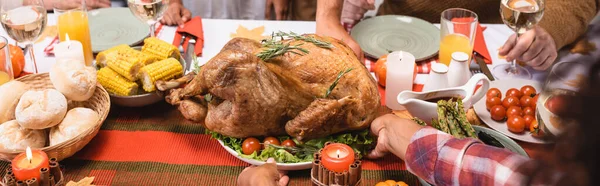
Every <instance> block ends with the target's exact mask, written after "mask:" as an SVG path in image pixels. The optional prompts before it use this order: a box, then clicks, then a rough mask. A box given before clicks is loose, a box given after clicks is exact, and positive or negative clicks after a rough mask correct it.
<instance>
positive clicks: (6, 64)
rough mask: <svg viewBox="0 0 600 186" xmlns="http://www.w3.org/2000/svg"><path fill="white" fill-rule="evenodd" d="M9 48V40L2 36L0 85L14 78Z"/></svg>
mask: <svg viewBox="0 0 600 186" xmlns="http://www.w3.org/2000/svg"><path fill="white" fill-rule="evenodd" d="M8 48H9V47H8V40H6V38H5V37H2V36H0V57H1V58H0V85H2V84H4V83H6V82H9V81H10V80H12V79H13V78H14V75H13V69H12V62H11V61H10V52H9V50H8Z"/></svg>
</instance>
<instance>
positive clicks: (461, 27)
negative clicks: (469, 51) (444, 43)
mask: <svg viewBox="0 0 600 186" xmlns="http://www.w3.org/2000/svg"><path fill="white" fill-rule="evenodd" d="M473 19H474V18H472V17H461V18H454V19H452V21H453V22H471V21H473ZM469 26H470V25H467V24H455V25H454V32H455V33H461V34H465V35H469V34H470V33H469V32H470V28H469ZM483 30H484V29H483V28H482V27H481V24H479V23H477V28H476V29H475V32H476V33H475V43H474V44H473V51H475V52H477V53H478V54H479V55H480V56H481V57H483V60H484V61H485V63H486V64H492V57H491V56H490V52H489V51H488V48H487V45H485V39H484V37H483Z"/></svg>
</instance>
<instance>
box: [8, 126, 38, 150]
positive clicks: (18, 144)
mask: <svg viewBox="0 0 600 186" xmlns="http://www.w3.org/2000/svg"><path fill="white" fill-rule="evenodd" d="M0 136H1V137H0V149H5V150H21V149H25V148H27V147H28V146H29V147H31V148H42V147H44V146H45V145H46V138H47V136H48V135H47V134H46V131H45V130H31V129H25V128H23V127H21V126H20V125H19V123H18V122H17V121H16V120H11V121H8V122H5V123H2V124H0Z"/></svg>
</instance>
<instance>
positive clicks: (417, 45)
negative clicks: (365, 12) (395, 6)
mask: <svg viewBox="0 0 600 186" xmlns="http://www.w3.org/2000/svg"><path fill="white" fill-rule="evenodd" d="M351 35H352V38H354V40H356V42H358V44H359V45H360V48H362V49H363V51H364V52H365V54H366V55H367V56H369V57H373V58H375V59H378V58H379V57H381V56H383V55H385V54H388V53H390V52H393V51H406V52H409V53H411V54H412V55H414V56H415V59H416V60H417V61H421V60H425V59H427V58H430V57H433V56H435V55H436V54H437V52H438V50H439V49H440V29H438V28H437V27H436V26H434V25H433V24H431V23H430V22H427V21H425V20H422V19H419V18H415V17H409V16H398V15H387V16H377V17H373V18H370V19H366V20H364V21H361V22H359V23H358V24H356V25H355V26H354V27H353V28H352V32H351Z"/></svg>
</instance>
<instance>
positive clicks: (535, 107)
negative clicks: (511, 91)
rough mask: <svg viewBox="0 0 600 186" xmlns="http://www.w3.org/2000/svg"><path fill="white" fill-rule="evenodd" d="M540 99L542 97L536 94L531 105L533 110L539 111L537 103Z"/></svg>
mask: <svg viewBox="0 0 600 186" xmlns="http://www.w3.org/2000/svg"><path fill="white" fill-rule="evenodd" d="M539 97H540V94H536V95H535V96H534V97H533V98H531V104H530V105H529V106H531V108H533V109H537V101H538V98H539Z"/></svg>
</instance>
